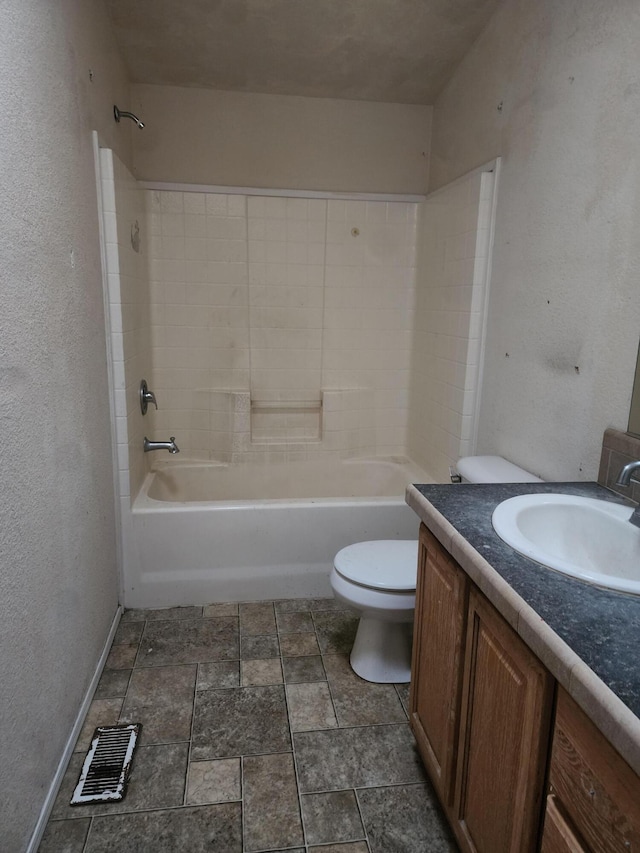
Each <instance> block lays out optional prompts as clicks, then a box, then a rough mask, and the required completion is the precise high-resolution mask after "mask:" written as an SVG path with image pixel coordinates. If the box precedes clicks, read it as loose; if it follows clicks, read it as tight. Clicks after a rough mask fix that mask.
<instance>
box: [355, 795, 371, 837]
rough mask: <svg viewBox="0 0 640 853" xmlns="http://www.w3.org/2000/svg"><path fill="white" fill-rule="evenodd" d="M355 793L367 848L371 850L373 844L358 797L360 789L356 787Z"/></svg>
mask: <svg viewBox="0 0 640 853" xmlns="http://www.w3.org/2000/svg"><path fill="white" fill-rule="evenodd" d="M353 793H354V795H355V798H356V806H357V807H358V814H359V815H360V820H361V822H362V828H363V829H364V840H365V843H366V845H367V849H368V850H371V845H370V844H369V831H368V830H367V824H366V823H365V822H364V815H363V814H362V806H361V805H360V798H359V797H358V789H357V788H354V789H353Z"/></svg>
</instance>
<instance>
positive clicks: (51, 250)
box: [0, 0, 129, 851]
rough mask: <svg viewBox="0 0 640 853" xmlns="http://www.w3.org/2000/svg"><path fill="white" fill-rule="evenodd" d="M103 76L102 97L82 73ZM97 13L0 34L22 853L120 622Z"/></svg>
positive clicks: (102, 22) (105, 129)
mask: <svg viewBox="0 0 640 853" xmlns="http://www.w3.org/2000/svg"><path fill="white" fill-rule="evenodd" d="M90 68H91V69H92V70H93V77H94V79H93V82H91V81H90V80H89V69H90ZM114 100H117V102H119V101H122V102H123V103H125V102H126V100H127V85H126V82H125V77H124V73H123V69H122V67H121V66H120V64H119V62H118V60H117V57H116V55H115V53H114V51H113V49H112V43H111V39H110V34H109V25H108V22H107V20H106V17H105V15H104V14H103V10H102V8H101V5H100V4H99V3H92V4H87V3H83V2H80V0H62V2H58V3H50V2H47V0H7V2H5V3H3V4H2V27H1V28H0V101H1V102H2V109H3V121H2V123H1V124H0V162H2V172H3V191H2V193H0V235H1V237H0V256H1V257H2V264H1V265H0V278H1V280H2V285H1V287H2V320H0V326H1V328H0V365H2V369H1V370H0V399H2V484H3V485H2V489H3V494H2V501H1V502H0V507H1V508H0V554H2V563H1V571H0V648H1V649H2V654H1V655H0V685H1V688H0V758H1V760H0V802H2V807H1V808H0V847H2V849H3V850H7V851H9V850H11V851H21V850H24V849H25V848H26V845H27V842H28V840H29V838H30V836H31V833H32V831H33V828H34V826H35V823H36V820H37V818H38V815H39V812H40V809H41V806H42V803H43V800H44V797H45V795H46V793H47V790H48V788H49V785H50V783H51V780H52V778H53V774H54V771H55V769H56V767H57V764H58V762H59V760H60V757H61V754H62V751H63V748H64V745H65V741H66V739H67V737H68V736H69V732H70V730H71V727H72V724H73V722H74V719H75V717H76V714H77V712H78V708H79V706H80V703H81V700H82V698H83V695H84V693H85V691H86V689H87V687H88V685H89V682H90V679H91V676H92V675H93V672H94V670H95V667H96V663H97V661H98V658H99V655H100V652H101V651H102V648H103V645H104V642H105V639H106V637H107V633H108V630H109V627H110V625H111V622H112V619H113V616H114V614H115V610H116V604H117V593H116V546H115V531H114V506H113V485H112V484H113V475H112V464H111V436H110V429H109V402H108V400H109V397H108V386H107V371H106V358H105V337H104V310H103V295H102V282H101V272H100V249H99V242H98V217H97V205H96V185H95V172H94V165H93V152H92V144H91V130H92V129H93V128H97V129H98V130H99V131H100V132H101V133H102V134H103V136H104V139H105V140H106V141H107V142H108V144H113V145H114V146H115V147H116V148H117V149H118V150H119V151H120V152H121V154H122V156H123V157H125V158H127V157H128V142H127V140H128V136H129V134H128V132H127V131H126V130H125V132H124V134H123V133H119V134H118V133H117V132H116V131H117V128H116V126H115V123H114V121H113V118H112V112H111V111H112V104H113V101H114Z"/></svg>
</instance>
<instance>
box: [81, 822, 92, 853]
mask: <svg viewBox="0 0 640 853" xmlns="http://www.w3.org/2000/svg"><path fill="white" fill-rule="evenodd" d="M92 829H93V815H91V816H90V817H89V826H88V828H87V834H86V835H85V837H84V842H83V844H82V850H81V851H80V853H85V851H86V850H87V844H88V843H89V837H90V835H91V830H92Z"/></svg>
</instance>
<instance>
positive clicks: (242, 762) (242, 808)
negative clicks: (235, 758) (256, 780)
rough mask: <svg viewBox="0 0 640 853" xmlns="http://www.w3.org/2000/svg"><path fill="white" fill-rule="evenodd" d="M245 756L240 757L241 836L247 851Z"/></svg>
mask: <svg viewBox="0 0 640 853" xmlns="http://www.w3.org/2000/svg"><path fill="white" fill-rule="evenodd" d="M244 758H245V757H244V755H241V756H240V836H241V843H242V850H243V851H244V849H245V843H244V839H245V816H244Z"/></svg>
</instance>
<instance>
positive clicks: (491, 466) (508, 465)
mask: <svg viewBox="0 0 640 853" xmlns="http://www.w3.org/2000/svg"><path fill="white" fill-rule="evenodd" d="M456 468H457V470H458V474H459V475H460V477H461V478H462V482H463V483H542V482H544V481H543V480H541V479H540V477H536V476H535V475H534V474H531V473H530V472H529V471H525V470H524V468H520V467H519V466H518V465H514V464H513V462H509V461H508V460H507V459H503V458H502V456H463V457H462V459H459V460H458V464H457V465H456Z"/></svg>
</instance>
